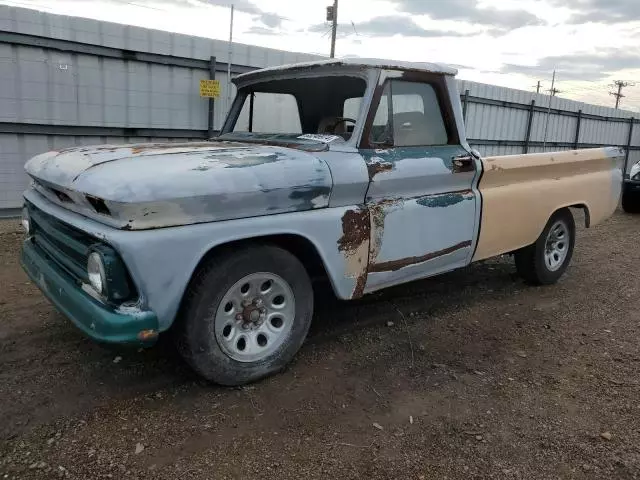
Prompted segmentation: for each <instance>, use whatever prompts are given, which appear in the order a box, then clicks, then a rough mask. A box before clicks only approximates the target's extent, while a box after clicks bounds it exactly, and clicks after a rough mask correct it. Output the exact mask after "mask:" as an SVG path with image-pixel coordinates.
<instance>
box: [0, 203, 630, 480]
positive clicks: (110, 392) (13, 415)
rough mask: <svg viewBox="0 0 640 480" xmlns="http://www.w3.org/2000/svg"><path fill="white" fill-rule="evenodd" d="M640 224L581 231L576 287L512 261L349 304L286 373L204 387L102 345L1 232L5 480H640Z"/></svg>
mask: <svg viewBox="0 0 640 480" xmlns="http://www.w3.org/2000/svg"><path fill="white" fill-rule="evenodd" d="M639 238H640V217H638V216H635V217H633V216H629V215H624V214H622V213H618V214H616V215H615V216H614V217H613V218H612V219H611V220H609V221H608V222H607V223H606V224H604V225H601V226H598V227H596V228H594V229H591V230H585V229H583V228H581V229H580V231H579V232H578V242H577V246H576V252H575V255H574V259H573V262H572V266H571V267H570V269H569V271H568V273H567V275H566V276H565V277H564V278H563V280H562V281H561V282H560V283H559V284H558V285H555V286H552V287H541V288H532V287H528V286H525V285H524V284H523V283H522V282H521V281H520V280H519V279H518V278H517V277H516V276H515V268H514V266H513V263H512V261H511V260H510V259H509V258H503V259H498V260H495V261H491V262H485V263H481V264H478V265H474V266H471V267H469V268H467V269H464V270H461V271H457V272H453V273H450V274H447V275H444V276H441V277H437V278H433V279H429V280H427V281H421V282H416V283H412V284H410V285H405V286H400V287H397V288H394V289H391V290H388V291H385V292H384V293H380V294H375V295H371V296H367V297H365V299H363V300H362V301H358V302H354V303H341V302H338V301H336V300H334V299H332V298H331V296H329V295H328V294H326V293H321V294H319V297H320V298H319V299H318V300H317V303H318V305H319V310H320V311H319V312H318V313H317V315H316V317H315V319H314V325H313V327H312V332H311V335H310V338H309V339H308V341H307V343H306V344H305V345H304V347H303V348H302V350H301V352H300V354H299V355H298V356H297V358H296V360H295V361H294V363H293V364H292V365H291V366H290V367H289V368H288V369H287V370H286V371H285V372H283V373H281V374H280V375H277V376H275V377H273V378H270V379H267V380H265V381H262V382H259V383H257V384H254V385H251V386H249V387H243V388H221V387H217V386H212V385H208V384H206V383H205V382H203V381H201V380H199V379H198V378H197V377H195V376H194V375H193V374H192V373H191V372H190V371H189V370H188V368H187V367H185V366H184V365H183V364H182V363H181V361H180V360H179V359H178V358H176V356H175V354H174V353H173V351H172V349H171V348H170V347H169V346H167V345H165V344H161V345H159V346H157V347H154V348H153V349H150V350H145V351H136V350H118V349H108V348H105V347H102V346H99V345H96V344H94V343H93V342H91V341H89V340H87V339H85V338H84V337H83V336H82V335H81V334H80V333H79V332H78V331H76V330H75V329H74V328H73V327H72V325H71V324H70V323H69V322H68V321H66V320H65V319H64V318H63V317H62V316H61V315H60V314H58V313H56V312H55V310H54V309H53V308H52V306H51V305H50V304H49V303H48V301H47V300H45V298H44V297H43V296H42V295H41V294H40V292H39V291H38V290H37V289H36V288H35V287H34V286H33V285H32V284H30V283H29V282H28V280H27V278H26V276H25V275H24V274H23V273H22V271H21V269H20V267H19V265H18V260H17V257H18V250H19V246H20V242H21V239H22V234H21V233H19V230H18V228H17V222H2V223H0V286H1V288H0V478H20V479H32V478H33V479H35V478H73V479H82V480H86V479H101V478H114V479H129V478H130V479H151V478H153V479H176V478H179V479H181V480H187V479H225V478H248V479H253V478H277V479H301V478H304V479H307V478H332V479H348V478H389V479H396V478H397V479H438V480H440V479H469V478H483V479H484V478H496V479H498V478H504V479H545V478H569V479H571V478H576V479H577V478H580V479H582V478H593V479H626V478H640V418H639V417H640V400H639V399H640V342H639V341H638V340H639V338H640V308H639V307H640V273H639V272H640V268H639V266H640V248H638V246H639V242H638V239H639Z"/></svg>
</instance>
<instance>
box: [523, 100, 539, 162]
mask: <svg viewBox="0 0 640 480" xmlns="http://www.w3.org/2000/svg"><path fill="white" fill-rule="evenodd" d="M535 108H536V101H535V100H531V105H530V106H529V119H528V120H527V133H526V134H525V137H524V148H523V152H522V153H529V139H530V138H531V127H532V126H533V113H534V111H535Z"/></svg>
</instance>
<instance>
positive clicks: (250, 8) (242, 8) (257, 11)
mask: <svg viewBox="0 0 640 480" xmlns="http://www.w3.org/2000/svg"><path fill="white" fill-rule="evenodd" d="M123 1H124V0H123ZM136 1H137V3H140V4H144V3H154V2H153V0H136ZM164 1H165V2H168V3H175V4H178V5H183V6H187V7H193V6H203V5H212V6H215V7H227V8H229V7H230V6H231V4H232V3H233V6H234V10H235V11H239V12H244V13H248V14H250V15H253V17H254V19H255V20H258V21H259V22H260V23H262V24H263V25H265V26H267V27H269V28H279V27H280V26H281V25H282V22H283V21H284V20H286V17H283V16H282V15H278V14H277V13H272V12H267V11H265V10H262V9H261V8H259V7H258V6H257V5H256V4H255V3H253V2H251V1H250V0H164ZM115 3H122V2H120V1H118V0H115ZM125 3H126V2H125Z"/></svg>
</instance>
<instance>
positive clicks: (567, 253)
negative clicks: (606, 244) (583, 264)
mask: <svg viewBox="0 0 640 480" xmlns="http://www.w3.org/2000/svg"><path fill="white" fill-rule="evenodd" d="M575 239H576V224H575V221H574V219H573V215H572V214H571V212H570V211H569V209H567V208H564V209H562V210H558V211H557V212H555V213H554V214H553V215H552V216H551V218H550V219H549V221H548V222H547V225H546V226H545V227H544V230H543V231H542V233H541V234H540V236H539V237H538V239H537V240H536V241H535V243H533V244H531V245H529V246H527V247H524V248H521V249H520V250H517V251H516V252H515V260H516V269H517V271H518V274H519V275H520V276H521V277H522V278H523V279H524V280H525V281H526V282H527V283H530V284H532V285H551V284H553V283H556V282H557V281H558V279H559V278H560V277H561V276H562V275H563V274H564V272H565V270H566V269H567V267H568V266H569V263H570V262H571V257H572V255H573V247H574V245H575Z"/></svg>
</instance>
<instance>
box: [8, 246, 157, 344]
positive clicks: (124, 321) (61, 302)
mask: <svg viewBox="0 0 640 480" xmlns="http://www.w3.org/2000/svg"><path fill="white" fill-rule="evenodd" d="M20 263H21V264H22V268H23V269H24V270H25V272H27V274H28V275H29V277H30V278H31V280H33V282H34V283H35V284H36V285H37V286H38V287H39V288H40V290H42V293H44V294H45V296H46V297H47V298H48V299H49V300H50V301H51V302H52V303H53V304H54V305H55V306H56V308H57V309H58V310H60V312H62V313H63V314H64V315H65V316H66V317H68V318H69V319H70V320H71V321H72V322H73V323H74V324H75V326H76V327H78V328H79V329H80V330H82V331H83V332H84V333H85V334H86V335H88V336H89V337H91V338H92V339H94V340H97V341H99V342H104V343H117V344H134V345H141V346H150V345H152V344H153V343H155V340H156V339H157V333H158V319H157V317H156V314H155V313H153V312H151V311H143V310H138V309H133V308H132V309H131V311H127V312H124V311H119V310H117V309H113V308H111V307H109V306H107V305H104V304H102V303H100V302H99V301H97V300H95V299H94V298H92V297H91V296H90V295H89V294H88V293H86V292H84V291H83V290H82V289H81V288H80V286H79V285H77V284H76V283H75V282H74V281H73V280H72V279H71V278H70V277H69V276H68V275H67V274H66V272H64V271H63V270H61V269H60V268H58V267H57V265H56V264H55V263H54V262H53V261H51V260H50V259H48V258H47V257H46V254H44V253H43V252H42V251H40V249H39V248H38V247H37V246H36V245H34V243H33V242H32V240H31V239H30V238H27V239H26V240H25V241H24V243H23V245H22V253H21V257H20Z"/></svg>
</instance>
